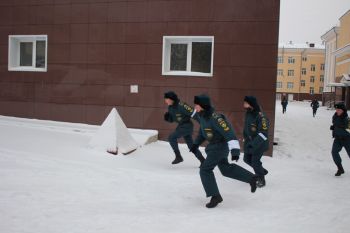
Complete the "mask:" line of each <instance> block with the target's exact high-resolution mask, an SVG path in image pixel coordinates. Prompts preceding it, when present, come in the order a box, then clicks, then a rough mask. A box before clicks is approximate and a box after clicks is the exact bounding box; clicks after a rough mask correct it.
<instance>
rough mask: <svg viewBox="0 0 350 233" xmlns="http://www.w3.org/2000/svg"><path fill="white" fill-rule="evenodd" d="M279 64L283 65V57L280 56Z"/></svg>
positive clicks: (278, 58)
mask: <svg viewBox="0 0 350 233" xmlns="http://www.w3.org/2000/svg"><path fill="white" fill-rule="evenodd" d="M277 62H278V63H279V64H281V63H283V57H282V56H278V57H277Z"/></svg>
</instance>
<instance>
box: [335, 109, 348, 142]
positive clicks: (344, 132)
mask: <svg viewBox="0 0 350 233" xmlns="http://www.w3.org/2000/svg"><path fill="white" fill-rule="evenodd" d="M332 123H333V125H332V129H333V137H334V138H348V137H350V120H349V117H348V114H347V113H346V112H345V113H343V114H342V115H340V116H338V115H337V114H336V113H335V114H334V115H333V119H332Z"/></svg>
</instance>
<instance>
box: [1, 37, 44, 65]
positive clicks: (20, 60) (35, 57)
mask: <svg viewBox="0 0 350 233" xmlns="http://www.w3.org/2000/svg"><path fill="white" fill-rule="evenodd" d="M8 61H9V62H8V70H9V71H47V35H37V36H35V35H27V36H17V35H10V36H9V51H8Z"/></svg>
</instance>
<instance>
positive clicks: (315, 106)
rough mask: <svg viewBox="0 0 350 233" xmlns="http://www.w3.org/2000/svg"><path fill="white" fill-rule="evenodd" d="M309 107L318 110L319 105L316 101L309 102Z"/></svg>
mask: <svg viewBox="0 0 350 233" xmlns="http://www.w3.org/2000/svg"><path fill="white" fill-rule="evenodd" d="M311 107H312V109H318V107H320V104H319V103H318V101H317V100H316V101H315V100H313V101H312V102H311Z"/></svg>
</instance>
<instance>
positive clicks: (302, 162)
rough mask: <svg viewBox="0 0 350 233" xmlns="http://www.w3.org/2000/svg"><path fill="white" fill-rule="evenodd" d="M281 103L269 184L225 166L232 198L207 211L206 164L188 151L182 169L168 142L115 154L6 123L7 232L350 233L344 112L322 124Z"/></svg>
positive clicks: (322, 117) (2, 133) (75, 132)
mask: <svg viewBox="0 0 350 233" xmlns="http://www.w3.org/2000/svg"><path fill="white" fill-rule="evenodd" d="M276 105H277V107H276V132H275V137H276V140H277V141H278V143H279V144H278V146H275V148H274V157H273V158H269V157H264V158H263V162H264V166H265V167H266V168H267V169H268V170H269V171H270V173H269V175H268V176H267V186H266V187H265V188H263V189H258V190H257V192H256V193H254V194H252V193H250V188H249V185H247V184H244V183H241V182H238V181H234V180H231V179H228V178H225V177H223V176H222V175H221V174H220V173H219V171H218V170H217V169H216V170H215V172H216V178H217V181H218V185H219V188H220V191H221V193H222V196H223V198H224V201H223V203H221V204H220V205H219V206H218V207H217V208H215V209H207V208H205V206H204V205H205V203H206V202H207V201H208V199H207V198H205V194H204V190H203V188H202V185H201V182H200V178H199V174H198V172H199V169H198V165H199V164H198V162H197V160H196V159H195V158H194V157H193V155H191V154H190V153H189V152H187V151H188V150H187V148H186V147H184V146H182V147H181V149H182V153H183V156H184V159H185V161H184V162H183V163H181V164H179V165H176V166H173V165H171V164H170V162H171V161H172V159H173V153H172V151H171V149H170V146H169V145H168V144H167V143H166V142H162V141H158V142H156V143H152V144H149V145H146V146H143V147H141V148H139V149H138V150H137V151H136V152H134V153H132V154H130V155H127V156H122V155H118V156H112V155H110V154H108V153H102V152H98V151H94V150H91V149H89V148H88V147H87V144H88V142H89V140H90V138H91V135H92V132H93V131H94V130H93V129H92V128H90V127H87V128H89V129H85V130H82V127H81V126H79V127H78V126H77V125H75V124H64V123H57V124H58V125H56V126H53V125H52V123H47V122H45V121H40V122H41V123H40V126H38V124H32V123H30V121H23V122H18V120H17V119H14V120H13V121H12V120H8V118H6V119H4V118H0V232H1V233H22V232H23V233H24V232H25V233H80V232H81V233H90V232H91V233H92V232H96V233H112V232H113V233H115V232H123V233H128V232H142V233H147V232H150V233H151V232H152V233H157V232H159V233H164V232H185V233H187V232H189V233H195V232H201V233H205V232H220V233H222V232H238V233H245V232H247V233H250V232H258V233H265V232H266V233H281V232H283V233H289V232H290V233H313V232H317V233H348V232H349V217H350V198H349V193H350V160H349V158H348V157H347V155H346V153H345V152H344V151H342V152H341V154H342V158H343V161H344V162H343V164H344V168H345V170H346V173H345V174H344V175H343V176H341V177H339V178H336V177H334V173H335V171H336V168H335V166H334V164H333V161H332V158H331V154H330V151H331V145H332V138H331V133H330V130H329V126H330V123H331V117H332V115H333V113H334V111H329V110H326V109H325V108H323V107H321V108H320V109H319V111H318V113H317V116H316V118H313V117H312V110H311V108H310V105H309V103H301V102H290V103H289V105H288V108H287V114H284V115H282V113H281V112H282V111H281V106H280V104H279V102H278V103H276ZM34 122H36V123H37V121H34ZM77 127H78V128H79V129H77ZM83 128H84V127H83ZM239 164H240V165H242V166H244V167H246V168H248V169H250V168H249V167H247V166H246V165H245V164H244V163H243V161H242V158H241V159H240V161H239ZM250 170H251V169H250Z"/></svg>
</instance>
